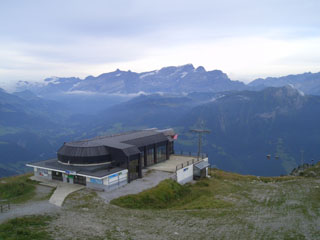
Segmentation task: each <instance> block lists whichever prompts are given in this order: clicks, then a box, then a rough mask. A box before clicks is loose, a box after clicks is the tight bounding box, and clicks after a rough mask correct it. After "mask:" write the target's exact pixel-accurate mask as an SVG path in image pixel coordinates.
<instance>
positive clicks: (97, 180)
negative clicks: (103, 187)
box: [90, 178, 102, 184]
mask: <svg viewBox="0 0 320 240" xmlns="http://www.w3.org/2000/svg"><path fill="white" fill-rule="evenodd" d="M90 182H92V183H96V184H102V180H101V179H96V178H90Z"/></svg>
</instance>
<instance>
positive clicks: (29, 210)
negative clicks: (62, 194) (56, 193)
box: [0, 185, 59, 223]
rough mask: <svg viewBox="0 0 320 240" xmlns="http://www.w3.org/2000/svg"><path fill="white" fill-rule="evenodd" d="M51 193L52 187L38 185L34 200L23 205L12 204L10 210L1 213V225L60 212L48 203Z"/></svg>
mask: <svg viewBox="0 0 320 240" xmlns="http://www.w3.org/2000/svg"><path fill="white" fill-rule="evenodd" d="M51 192H52V188H51V187H47V186H42V185H37V188H36V194H35V196H34V197H33V199H31V200H30V201H28V202H26V203H23V204H11V206H10V210H8V211H6V212H3V213H0V223H2V222H4V221H6V220H9V219H12V218H15V217H22V216H26V215H34V214H35V215H37V214H47V213H54V212H57V211H59V207H57V206H55V205H53V204H51V203H49V201H48V199H49V198H48V196H49V194H50V193H51Z"/></svg>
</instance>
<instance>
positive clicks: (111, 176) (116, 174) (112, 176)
mask: <svg viewBox="0 0 320 240" xmlns="http://www.w3.org/2000/svg"><path fill="white" fill-rule="evenodd" d="M114 177H118V173H115V174H113V175H110V176H109V179H110V178H114Z"/></svg>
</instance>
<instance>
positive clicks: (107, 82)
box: [17, 64, 320, 98]
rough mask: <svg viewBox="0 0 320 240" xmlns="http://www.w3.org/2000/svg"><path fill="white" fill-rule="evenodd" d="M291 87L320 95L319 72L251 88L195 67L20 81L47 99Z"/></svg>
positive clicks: (270, 80)
mask: <svg viewBox="0 0 320 240" xmlns="http://www.w3.org/2000/svg"><path fill="white" fill-rule="evenodd" d="M286 85H291V86H293V87H294V88H296V89H298V90H300V91H302V92H304V93H305V94H309V95H320V72H319V73H303V74H298V75H288V76H284V77H278V78H275V77H268V78H265V79H262V78H259V79H256V80H254V81H252V82H250V83H249V84H247V85H246V84H244V83H243V82H240V81H233V80H231V79H230V78H229V77H228V76H227V74H225V73H223V72H222V71H220V70H213V71H206V70H205V69H204V67H201V66H199V67H197V68H194V66H193V65H192V64H187V65H183V66H178V67H174V66H170V67H164V68H162V69H160V70H154V71H150V72H142V73H135V72H131V71H121V70H119V69H117V70H116V71H114V72H109V73H103V74H101V75H99V76H97V77H94V76H88V77H86V78H85V79H80V78H76V77H70V78H59V77H52V78H47V79H45V80H44V81H43V82H42V83H29V82H27V81H20V82H19V83H18V84H17V89H18V91H23V90H31V91H32V92H34V93H36V94H37V95H39V96H43V97H46V98H50V96H53V98H55V97H56V95H57V94H62V93H63V94H87V95H88V94H111V95H112V94H113V95H119V96H121V95H126V94H129V95H130V94H131V95H132V94H138V93H142V92H143V93H147V94H152V93H171V94H183V93H191V92H222V91H232V90H237V91H240V90H261V89H263V88H265V87H283V86H286Z"/></svg>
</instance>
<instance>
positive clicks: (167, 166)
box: [147, 155, 197, 173]
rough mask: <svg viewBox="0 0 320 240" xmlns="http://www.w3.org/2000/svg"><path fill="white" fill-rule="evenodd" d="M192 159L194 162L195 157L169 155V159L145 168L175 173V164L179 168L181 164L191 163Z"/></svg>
mask: <svg viewBox="0 0 320 240" xmlns="http://www.w3.org/2000/svg"><path fill="white" fill-rule="evenodd" d="M192 161H194V162H196V161H197V157H194V156H181V155H171V156H170V159H169V160H167V161H165V162H162V163H157V164H155V165H152V166H150V167H148V168H147V169H151V170H157V171H164V172H170V173H175V172H176V167H177V165H178V166H179V167H180V168H181V166H182V164H183V165H184V166H187V165H188V164H187V163H188V162H189V163H192Z"/></svg>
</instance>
